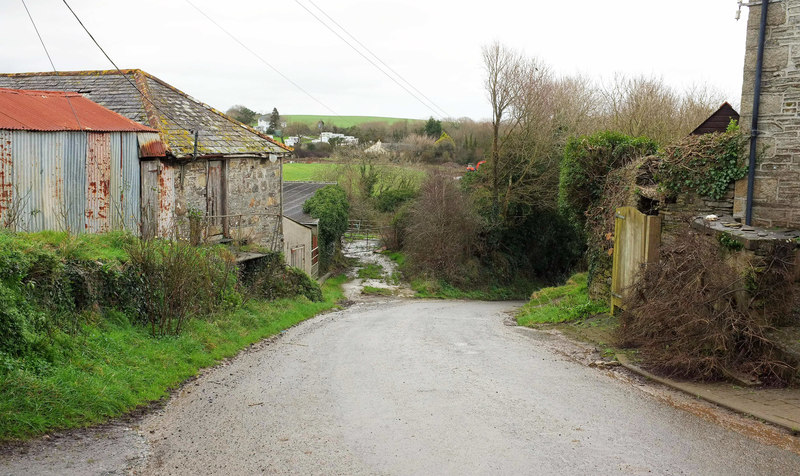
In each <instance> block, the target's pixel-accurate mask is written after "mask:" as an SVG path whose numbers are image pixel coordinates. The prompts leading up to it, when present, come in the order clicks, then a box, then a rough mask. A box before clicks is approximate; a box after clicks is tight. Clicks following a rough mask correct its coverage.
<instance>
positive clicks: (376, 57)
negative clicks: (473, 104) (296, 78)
mask: <svg viewBox="0 0 800 476" xmlns="http://www.w3.org/2000/svg"><path fill="white" fill-rule="evenodd" d="M308 3H310V4H311V5H314V8H316V9H317V10H319V11H320V12H321V13H322V14H323V15H325V17H327V18H328V20H330V21H331V22H333V24H334V25H336V26H338V27H339V28H340V29H341V30H342V31H343V32H345V33H346V34H347V36H349V37H350V38H352V39H353V41H355V42H356V43H357V44H358V45H359V46H360V47H362V48H364V50H365V51H366V52H367V53H369V54H371V55H372V56H373V57H374V58H375V59H376V60H378V62H380V64H382V65H383V66H385V67H386V69H388V70H389V71H391V72H392V73H394V74H395V75H396V76H397V77H398V78H400V79H401V80H402V81H403V82H404V83H406V84H407V85H408V86H409V87H410V88H411V89H413V90H414V91H415V92H417V93H418V94H419V95H420V96H422V97H423V98H425V99H426V100H427V101H428V102H429V103H431V104H432V105H433V106H435V107H436V109H438V110H439V111H441V112H442V113H444V115H445V116H446V117H451V116H450V114H448V113H447V111H445V110H444V109H443V108H442V107H441V106H439V105H438V104H436V103H435V102H434V101H433V99H431V98H429V97H428V96H426V95H425V94H423V93H422V91H420V90H419V89H417V88H416V87H414V85H413V84H411V82H410V81H408V80H407V79H406V78H404V77H403V75H401V74H400V73H398V72H397V71H395V70H394V68H392V67H391V66H389V65H388V64H386V62H385V61H383V60H382V59H381V58H380V57H379V56H378V55H376V54H375V53H374V52H373V51H372V50H370V49H369V48H367V46H366V45H364V43H362V42H360V41H359V40H358V38H356V37H355V36H353V34H352V33H350V32H349V31H348V30H347V28H345V27H343V26H342V25H340V24H339V22H337V21H336V20H334V19H333V18H332V17H331V16H330V15H328V14H327V13H326V12H325V10H323V9H322V8H320V7H319V6H318V5H317V4H316V3H314V2H313V1H312V0H308Z"/></svg>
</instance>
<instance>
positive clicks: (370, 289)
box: [361, 286, 393, 296]
mask: <svg viewBox="0 0 800 476" xmlns="http://www.w3.org/2000/svg"><path fill="white" fill-rule="evenodd" d="M361 294H366V295H372V296H391V295H392V294H393V293H392V290H391V289H387V288H376V287H374V286H364V288H363V289H362V290H361Z"/></svg>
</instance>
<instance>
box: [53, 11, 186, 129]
mask: <svg viewBox="0 0 800 476" xmlns="http://www.w3.org/2000/svg"><path fill="white" fill-rule="evenodd" d="M62 1H63V2H64V5H66V6H67V8H68V9H69V11H70V13H72V16H74V17H75V19H76V20H78V23H80V25H81V27H83V31H85V32H86V34H87V35H89V38H91V39H92V41H93V42H94V44H95V45H96V46H97V48H98V49H99V50H100V51H101V52H102V53H103V56H105V57H106V59H107V60H108V61H109V62H110V63H111V64H112V65H113V66H114V68H115V69H116V70H117V72H118V73H119V74H120V76H122V77H123V78H125V81H127V82H128V84H130V85H131V86H132V87H133V89H135V90H136V92H138V93H139V95H140V96H141V97H142V98H143V99H144V100H146V101H147V102H149V103H150V104H151V105H152V106H153V107H154V108H156V110H157V111H158V112H160V113H161V114H163V115H165V116H166V117H167V118H168V119H169V120H171V121H172V122H174V123H175V124H177V125H179V126H180V127H181V128H183V129H185V130H187V131H190V132H194V129H192V128H189V127H186V126H185V125H183V124H182V123H181V122H180V121H178V120H177V119H175V118H174V117H172V116H170V115H169V114H167V113H166V112H165V111H163V110H162V109H160V108H159V107H158V106H157V105H156V103H154V102H153V101H152V100H151V99H150V98H149V97H147V95H145V94H144V93H143V92H142V90H141V89H139V88H138V87H137V86H136V84H134V82H133V81H131V80H130V78H128V76H127V75H126V74H124V73H123V72H122V70H121V69H119V66H117V63H115V62H114V60H112V59H111V57H110V56H108V53H106V50H104V49H103V47H102V46H100V43H98V42H97V40H96V39H95V38H94V35H92V33H91V32H90V31H89V29H88V28H86V25H84V24H83V22H82V21H81V19H80V18H79V17H78V14H77V13H75V10H73V9H72V7H70V6H69V3H67V0H62Z"/></svg>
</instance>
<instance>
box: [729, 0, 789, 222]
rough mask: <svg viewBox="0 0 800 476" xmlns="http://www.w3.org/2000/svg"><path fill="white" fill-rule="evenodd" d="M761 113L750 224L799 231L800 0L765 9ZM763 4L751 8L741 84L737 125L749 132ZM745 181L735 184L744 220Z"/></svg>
mask: <svg viewBox="0 0 800 476" xmlns="http://www.w3.org/2000/svg"><path fill="white" fill-rule="evenodd" d="M767 8H768V14H767V16H766V31H765V33H766V34H765V36H764V37H765V42H764V57H763V67H762V68H761V71H762V75H761V94H760V110H759V115H758V135H757V140H756V145H757V150H758V152H759V161H758V162H757V164H756V169H755V175H754V186H753V202H752V223H753V224H754V225H759V226H767V227H773V226H779V227H790V228H800V28H798V26H797V25H798V23H800V0H783V1H779V2H775V1H771V2H769V3H768V5H767ZM761 9H762V4H761V3H760V2H758V3H756V4H754V5H752V6H751V7H750V13H749V17H748V20H747V46H746V51H745V64H744V76H743V84H742V106H741V114H742V118H741V121H740V123H741V125H742V129H743V130H747V131H750V124H751V120H752V116H753V99H754V95H755V78H756V58H757V50H758V41H759V29H760V20H761ZM746 195H747V179H742V180H739V181H738V182H737V183H736V191H735V201H734V216H735V217H737V218H741V217H744V216H745V212H746V201H747V197H746Z"/></svg>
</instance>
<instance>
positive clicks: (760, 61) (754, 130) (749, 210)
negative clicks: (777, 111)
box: [745, 0, 769, 226]
mask: <svg viewBox="0 0 800 476" xmlns="http://www.w3.org/2000/svg"><path fill="white" fill-rule="evenodd" d="M768 8H769V0H762V2H761V18H760V24H759V27H758V52H757V54H756V77H755V83H754V87H753V118H752V120H751V122H750V160H749V164H748V168H747V203H746V205H745V225H747V226H750V225H751V224H752V223H751V222H752V220H753V187H754V184H755V175H756V141H757V137H758V112H759V108H760V106H761V70H762V67H763V65H764V39H765V36H766V31H767V9H768Z"/></svg>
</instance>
